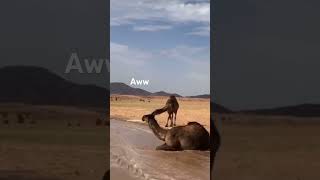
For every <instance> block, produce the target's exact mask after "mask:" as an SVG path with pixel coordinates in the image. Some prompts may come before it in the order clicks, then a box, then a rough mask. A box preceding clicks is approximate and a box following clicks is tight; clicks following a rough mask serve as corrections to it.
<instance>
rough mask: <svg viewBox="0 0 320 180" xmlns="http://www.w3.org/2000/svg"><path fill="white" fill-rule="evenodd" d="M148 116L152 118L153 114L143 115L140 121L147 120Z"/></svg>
mask: <svg viewBox="0 0 320 180" xmlns="http://www.w3.org/2000/svg"><path fill="white" fill-rule="evenodd" d="M150 118H151V119H152V118H154V115H152V114H148V115H144V116H142V121H147V122H148V120H149V119H150Z"/></svg>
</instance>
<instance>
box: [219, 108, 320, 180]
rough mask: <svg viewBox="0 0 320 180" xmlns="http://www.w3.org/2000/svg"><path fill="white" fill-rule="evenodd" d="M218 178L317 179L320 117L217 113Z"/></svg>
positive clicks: (229, 179) (225, 179) (242, 179)
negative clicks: (218, 140)
mask: <svg viewBox="0 0 320 180" xmlns="http://www.w3.org/2000/svg"><path fill="white" fill-rule="evenodd" d="M215 120H216V122H217V124H218V129H219V130H220V132H221V136H222V144H221V148H220V150H219V152H218V154H217V158H216V162H215V169H214V173H213V179H214V180H235V179H237V180H257V179H259V180H270V179H272V180H317V179H319V177H320V176H319V169H320V156H319V154H320V143H319V139H320V131H319V129H320V118H298V117H289V116H257V115H244V114H231V115H227V114H215Z"/></svg>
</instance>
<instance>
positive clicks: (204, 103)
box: [110, 95, 210, 130]
mask: <svg viewBox="0 0 320 180" xmlns="http://www.w3.org/2000/svg"><path fill="white" fill-rule="evenodd" d="M167 99H168V97H162V96H151V97H139V96H126V95H112V96H111V97H110V117H111V118H112V119H120V120H136V121H137V122H139V121H140V122H142V121H141V118H142V116H143V115H145V114H150V113H152V112H153V111H154V110H155V109H159V108H162V107H164V105H165V104H166V101H167ZM177 100H178V103H179V110H178V114H177V125H185V124H187V123H188V122H190V121H196V122H198V123H200V124H202V125H203V126H204V127H205V128H206V129H207V130H210V99H200V98H199V99H198V98H180V97H178V98H177ZM167 118H168V113H167V112H165V113H163V114H161V115H158V116H156V119H157V121H158V123H159V124H160V125H161V126H162V127H164V126H165V124H166V122H167ZM169 125H170V121H169Z"/></svg>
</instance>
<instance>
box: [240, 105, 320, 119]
mask: <svg viewBox="0 0 320 180" xmlns="http://www.w3.org/2000/svg"><path fill="white" fill-rule="evenodd" d="M241 112H244V113H251V114H260V115H288V116H298V117H319V116H320V104H301V105H295V106H286V107H278V108H271V109H258V110H245V111H241Z"/></svg>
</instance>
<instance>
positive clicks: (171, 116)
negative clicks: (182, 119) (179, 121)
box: [170, 113, 173, 127]
mask: <svg viewBox="0 0 320 180" xmlns="http://www.w3.org/2000/svg"><path fill="white" fill-rule="evenodd" d="M170 120H171V124H170V126H171V127H173V113H171V114H170Z"/></svg>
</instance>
